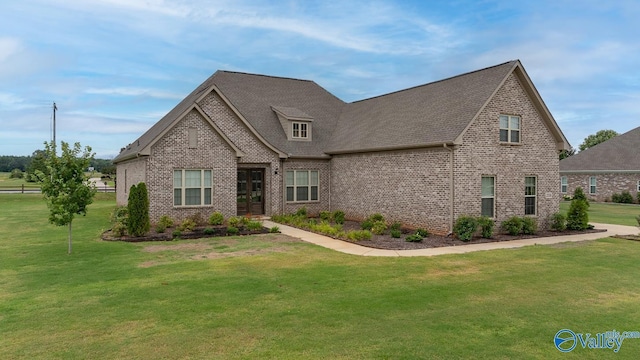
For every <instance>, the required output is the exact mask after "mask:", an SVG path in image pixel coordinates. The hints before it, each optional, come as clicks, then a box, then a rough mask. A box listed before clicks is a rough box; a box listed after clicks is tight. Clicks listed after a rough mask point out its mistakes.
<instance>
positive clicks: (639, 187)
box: [638, 180, 640, 192]
mask: <svg viewBox="0 0 640 360" xmlns="http://www.w3.org/2000/svg"><path fill="white" fill-rule="evenodd" d="M638 192H640V180H638Z"/></svg>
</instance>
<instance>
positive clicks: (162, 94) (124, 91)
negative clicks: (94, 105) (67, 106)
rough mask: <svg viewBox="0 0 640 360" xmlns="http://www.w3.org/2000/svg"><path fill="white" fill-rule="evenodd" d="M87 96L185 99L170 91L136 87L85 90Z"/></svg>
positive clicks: (181, 95)
mask: <svg viewBox="0 0 640 360" xmlns="http://www.w3.org/2000/svg"><path fill="white" fill-rule="evenodd" d="M85 93H86V94H94V95H112V96H148V97H152V98H158V99H178V100H182V98H184V95H183V94H177V93H173V92H169V91H161V90H154V89H148V88H134V87H113V88H89V89H87V90H85Z"/></svg>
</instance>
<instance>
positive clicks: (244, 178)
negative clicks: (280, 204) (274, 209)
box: [237, 169, 264, 215]
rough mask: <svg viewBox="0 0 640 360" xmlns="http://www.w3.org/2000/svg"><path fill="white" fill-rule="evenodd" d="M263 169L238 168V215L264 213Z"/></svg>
mask: <svg viewBox="0 0 640 360" xmlns="http://www.w3.org/2000/svg"><path fill="white" fill-rule="evenodd" d="M263 189H264V169H238V182H237V198H238V215H246V214H251V215H262V214H264V193H263Z"/></svg>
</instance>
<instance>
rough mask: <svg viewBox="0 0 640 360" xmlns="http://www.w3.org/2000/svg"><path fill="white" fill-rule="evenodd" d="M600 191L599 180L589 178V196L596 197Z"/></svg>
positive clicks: (593, 177)
mask: <svg viewBox="0 0 640 360" xmlns="http://www.w3.org/2000/svg"><path fill="white" fill-rule="evenodd" d="M597 191H598V180H597V179H596V177H595V176H589V194H590V195H594V194H596V192H597Z"/></svg>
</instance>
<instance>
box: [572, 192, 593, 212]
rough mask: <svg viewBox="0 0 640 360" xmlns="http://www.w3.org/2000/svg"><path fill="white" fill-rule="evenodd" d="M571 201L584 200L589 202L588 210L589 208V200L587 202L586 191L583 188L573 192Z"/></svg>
mask: <svg viewBox="0 0 640 360" xmlns="http://www.w3.org/2000/svg"><path fill="white" fill-rule="evenodd" d="M571 200H584V201H586V202H587V208H589V200H587V196H586V195H585V194H584V190H582V188H581V187H577V188H576V189H575V190H574V191H573V197H572V199H571Z"/></svg>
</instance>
